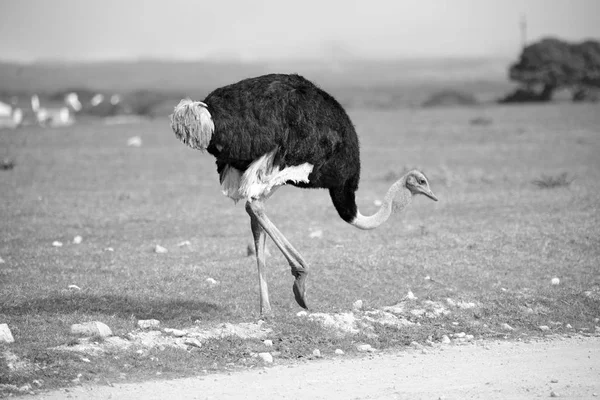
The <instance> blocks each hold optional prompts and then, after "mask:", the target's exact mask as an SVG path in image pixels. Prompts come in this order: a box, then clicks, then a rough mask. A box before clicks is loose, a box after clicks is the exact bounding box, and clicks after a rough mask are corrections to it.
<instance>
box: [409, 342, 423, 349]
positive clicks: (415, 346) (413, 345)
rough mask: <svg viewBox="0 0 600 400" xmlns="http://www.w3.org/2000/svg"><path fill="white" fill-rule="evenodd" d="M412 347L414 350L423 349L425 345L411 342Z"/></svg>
mask: <svg viewBox="0 0 600 400" xmlns="http://www.w3.org/2000/svg"><path fill="white" fill-rule="evenodd" d="M410 346H411V347H413V348H415V349H422V348H423V345H422V344H421V343H419V342H414V341H413V342H410Z"/></svg>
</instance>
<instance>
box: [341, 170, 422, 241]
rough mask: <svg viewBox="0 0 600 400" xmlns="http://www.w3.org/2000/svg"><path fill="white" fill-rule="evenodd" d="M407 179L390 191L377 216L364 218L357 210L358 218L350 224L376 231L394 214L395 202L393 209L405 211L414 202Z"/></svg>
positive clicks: (393, 186)
mask: <svg viewBox="0 0 600 400" xmlns="http://www.w3.org/2000/svg"><path fill="white" fill-rule="evenodd" d="M405 179H406V177H402V178H400V180H398V181H396V182H395V183H394V184H393V185H392V186H391V187H390V188H389V189H388V191H387V193H386V194H385V197H384V198H383V201H382V203H381V207H380V208H379V210H378V211H377V212H376V213H375V214H373V215H371V216H364V215H362V214H361V213H360V211H359V210H358V209H357V210H356V216H355V217H354V219H353V220H351V221H349V223H350V224H351V225H354V226H355V227H357V228H359V229H365V230H368V229H375V228H377V227H378V226H379V225H381V224H383V223H384V222H385V221H387V219H388V218H389V217H390V215H391V214H392V205H393V203H394V200H396V201H395V203H396V204H395V205H394V207H393V208H394V211H401V210H402V209H404V207H406V206H407V205H409V204H410V202H411V200H412V193H411V192H410V190H408V189H407V188H406V185H405Z"/></svg>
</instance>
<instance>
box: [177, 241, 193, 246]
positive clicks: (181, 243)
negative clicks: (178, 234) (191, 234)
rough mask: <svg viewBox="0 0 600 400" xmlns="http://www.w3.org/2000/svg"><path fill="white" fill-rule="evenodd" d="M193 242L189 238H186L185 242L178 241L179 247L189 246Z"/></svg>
mask: <svg viewBox="0 0 600 400" xmlns="http://www.w3.org/2000/svg"><path fill="white" fill-rule="evenodd" d="M191 244H192V243H191V242H190V241H189V240H184V241H183V242H180V243H177V247H183V246H189V245H191Z"/></svg>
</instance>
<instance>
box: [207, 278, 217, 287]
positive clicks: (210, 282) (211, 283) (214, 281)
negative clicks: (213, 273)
mask: <svg viewBox="0 0 600 400" xmlns="http://www.w3.org/2000/svg"><path fill="white" fill-rule="evenodd" d="M206 283H208V284H209V285H211V286H215V285H218V284H219V282H218V281H216V280H214V279H213V278H206Z"/></svg>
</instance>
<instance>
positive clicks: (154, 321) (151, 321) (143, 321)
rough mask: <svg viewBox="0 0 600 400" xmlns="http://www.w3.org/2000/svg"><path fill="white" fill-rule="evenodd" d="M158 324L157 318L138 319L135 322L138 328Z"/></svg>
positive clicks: (151, 326)
mask: <svg viewBox="0 0 600 400" xmlns="http://www.w3.org/2000/svg"><path fill="white" fill-rule="evenodd" d="M159 325H160V321H159V320H157V319H140V320H139V321H138V322H137V326H138V328H140V329H154V328H158V327H159Z"/></svg>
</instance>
